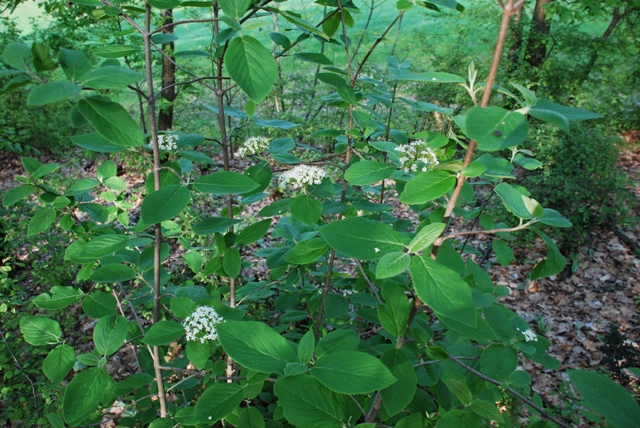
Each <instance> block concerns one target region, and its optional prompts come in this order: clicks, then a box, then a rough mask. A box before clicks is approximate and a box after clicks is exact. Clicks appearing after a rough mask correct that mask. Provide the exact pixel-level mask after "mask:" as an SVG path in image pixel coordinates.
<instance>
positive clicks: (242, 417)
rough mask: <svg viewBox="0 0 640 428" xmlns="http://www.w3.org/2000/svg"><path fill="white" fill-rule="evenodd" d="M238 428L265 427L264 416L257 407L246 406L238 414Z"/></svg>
mask: <svg viewBox="0 0 640 428" xmlns="http://www.w3.org/2000/svg"><path fill="white" fill-rule="evenodd" d="M236 426H237V427H238V428H264V426H265V423H264V416H263V415H262V413H260V410H258V409H257V408H255V407H245V408H244V409H242V410H240V413H239V414H238V423H237V425H236Z"/></svg>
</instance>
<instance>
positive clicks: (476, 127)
mask: <svg viewBox="0 0 640 428" xmlns="http://www.w3.org/2000/svg"><path fill="white" fill-rule="evenodd" d="M464 127H465V129H463V131H464V133H465V134H466V135H467V136H468V137H469V138H471V139H474V140H476V142H477V143H478V148H479V149H480V150H486V151H493V150H501V149H506V148H508V147H513V146H516V145H518V144H520V143H521V142H523V141H524V139H525V138H526V137H527V134H528V133H529V123H528V122H527V119H526V117H524V116H523V115H522V114H520V113H518V112H514V111H508V110H505V109H503V108H500V107H479V106H478V107H473V108H472V109H471V110H469V112H468V113H467V116H466V120H465V126H464Z"/></svg>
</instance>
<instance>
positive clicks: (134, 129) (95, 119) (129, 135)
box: [78, 97, 143, 148]
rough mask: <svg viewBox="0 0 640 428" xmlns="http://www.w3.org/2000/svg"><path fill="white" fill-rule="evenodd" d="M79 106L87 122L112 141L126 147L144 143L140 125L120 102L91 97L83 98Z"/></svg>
mask: <svg viewBox="0 0 640 428" xmlns="http://www.w3.org/2000/svg"><path fill="white" fill-rule="evenodd" d="M78 108H79V109H80V113H81V114H82V116H83V117H84V118H85V119H86V120H87V122H89V123H90V124H91V126H93V127H94V128H95V130H96V131H98V133H99V134H100V135H101V136H102V137H104V138H106V139H107V140H109V141H110V142H111V143H113V144H115V145H117V146H121V147H124V148H129V147H139V146H141V145H142V144H143V138H142V132H141V131H140V127H138V124H136V122H135V121H134V120H133V119H132V118H131V116H130V115H129V113H128V112H127V111H126V110H125V109H124V108H123V107H122V106H121V105H120V104H118V103H115V102H112V101H107V100H105V99H102V98H99V97H90V98H83V99H81V100H80V101H79V102H78Z"/></svg>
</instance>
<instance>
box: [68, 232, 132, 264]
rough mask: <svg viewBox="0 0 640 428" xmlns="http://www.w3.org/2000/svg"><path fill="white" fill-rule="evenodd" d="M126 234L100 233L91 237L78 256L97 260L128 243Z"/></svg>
mask: <svg viewBox="0 0 640 428" xmlns="http://www.w3.org/2000/svg"><path fill="white" fill-rule="evenodd" d="M129 240H130V237H129V236H127V235H100V236H96V237H94V238H92V239H91V241H89V242H87V244H86V245H85V246H84V247H83V248H82V251H80V257H85V258H87V259H93V260H97V259H99V258H100V257H104V256H107V255H109V254H113V253H115V252H116V251H118V250H121V249H123V248H125V247H126V246H127V245H129Z"/></svg>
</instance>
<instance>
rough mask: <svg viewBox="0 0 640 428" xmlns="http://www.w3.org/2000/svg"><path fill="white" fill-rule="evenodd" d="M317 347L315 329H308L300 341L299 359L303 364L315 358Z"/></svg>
mask: <svg viewBox="0 0 640 428" xmlns="http://www.w3.org/2000/svg"><path fill="white" fill-rule="evenodd" d="M315 349H316V341H315V338H314V336H313V330H309V331H307V332H306V333H305V334H304V336H302V339H300V343H298V360H299V361H300V362H301V363H303V364H309V362H310V361H311V359H312V358H313V354H314V353H315Z"/></svg>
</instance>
